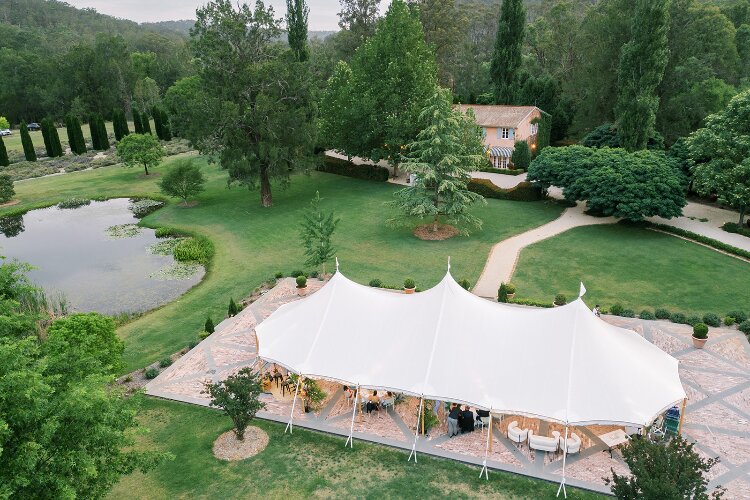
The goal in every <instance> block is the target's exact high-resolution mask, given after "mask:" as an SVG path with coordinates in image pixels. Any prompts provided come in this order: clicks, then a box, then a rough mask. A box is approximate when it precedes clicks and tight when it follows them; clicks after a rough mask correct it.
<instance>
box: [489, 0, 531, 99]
mask: <svg viewBox="0 0 750 500" xmlns="http://www.w3.org/2000/svg"><path fill="white" fill-rule="evenodd" d="M525 26H526V11H525V9H524V7H523V0H503V5H502V7H501V8H500V19H499V22H498V25H497V36H496V38H495V49H494V51H493V53H492V64H491V66H490V79H491V80H492V84H493V86H494V88H495V103H497V104H513V103H514V100H515V86H514V84H515V80H516V73H517V72H518V69H519V68H520V67H521V48H522V46H523V37H524V28H525Z"/></svg>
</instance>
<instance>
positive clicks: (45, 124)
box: [41, 118, 55, 158]
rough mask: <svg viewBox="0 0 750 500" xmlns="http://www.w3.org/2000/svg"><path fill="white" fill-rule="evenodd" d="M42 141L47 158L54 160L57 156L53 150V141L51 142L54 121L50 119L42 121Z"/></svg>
mask: <svg viewBox="0 0 750 500" xmlns="http://www.w3.org/2000/svg"><path fill="white" fill-rule="evenodd" d="M41 126H42V140H43V141H44V149H45V150H46V152H47V157H48V158H52V157H54V156H55V152H54V150H53V149H52V141H51V140H50V139H51V138H50V135H51V134H50V128H52V121H51V120H50V119H49V118H43V119H42V123H41Z"/></svg>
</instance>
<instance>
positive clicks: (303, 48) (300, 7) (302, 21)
mask: <svg viewBox="0 0 750 500" xmlns="http://www.w3.org/2000/svg"><path fill="white" fill-rule="evenodd" d="M309 13H310V9H309V8H308V7H307V4H306V3H305V0H286V30H287V40H289V47H290V48H291V49H292V52H294V57H295V58H296V59H297V61H299V62H305V61H307V60H308V59H309V58H310V48H309V47H308V45H307V16H308V14H309Z"/></svg>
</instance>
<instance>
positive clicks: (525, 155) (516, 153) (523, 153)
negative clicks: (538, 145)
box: [510, 141, 531, 170]
mask: <svg viewBox="0 0 750 500" xmlns="http://www.w3.org/2000/svg"><path fill="white" fill-rule="evenodd" d="M510 161H511V162H512V163H513V166H514V167H515V168H522V169H524V170H525V169H528V168H529V165H530V164H531V150H530V149H529V143H528V142H526V141H516V142H515V144H514V145H513V156H512V157H511V159H510Z"/></svg>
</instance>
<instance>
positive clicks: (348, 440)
mask: <svg viewBox="0 0 750 500" xmlns="http://www.w3.org/2000/svg"><path fill="white" fill-rule="evenodd" d="M352 406H353V407H354V408H352V426H351V428H350V429H349V437H348V438H346V443H344V448H346V445H348V444H349V443H351V448H354V416H355V415H356V414H357V406H359V384H357V391H356V392H355V393H354V404H352Z"/></svg>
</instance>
